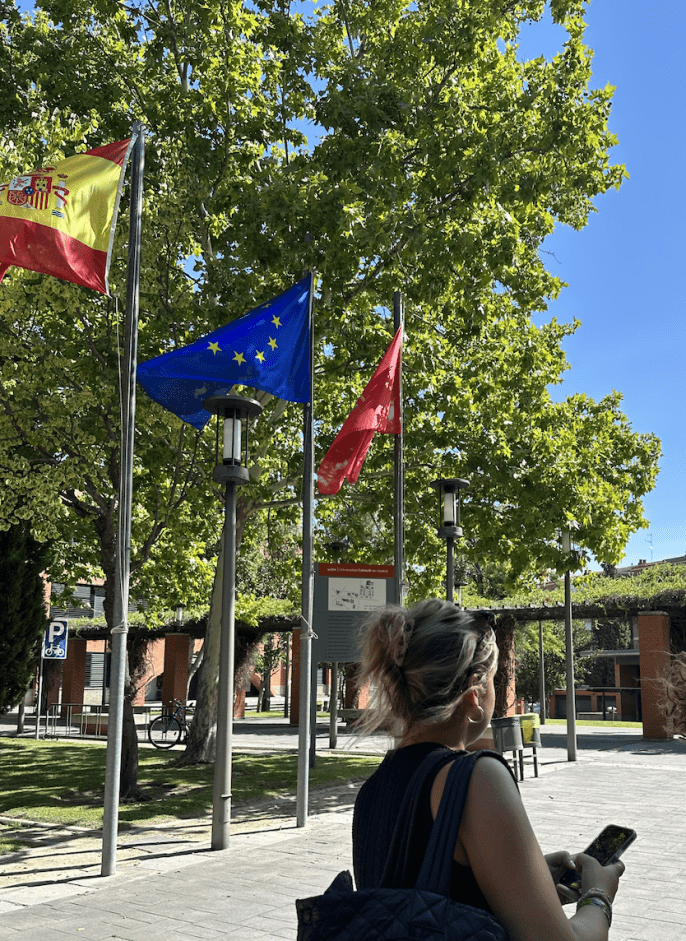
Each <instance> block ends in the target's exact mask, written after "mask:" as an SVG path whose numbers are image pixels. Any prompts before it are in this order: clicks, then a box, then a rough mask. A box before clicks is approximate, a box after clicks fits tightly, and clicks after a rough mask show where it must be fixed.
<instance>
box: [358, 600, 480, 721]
mask: <svg viewBox="0 0 686 941" xmlns="http://www.w3.org/2000/svg"><path fill="white" fill-rule="evenodd" d="M497 659H498V648H497V645H496V642H495V634H494V633H493V631H492V630H491V628H490V627H489V625H488V624H487V623H486V622H485V621H484V620H482V619H477V618H474V617H472V616H471V615H470V614H467V613H466V612H465V611H462V610H461V609H460V608H458V607H456V605H454V604H453V603H452V602H451V601H440V600H439V599H431V600H428V601H420V602H419V603H418V604H416V605H414V606H413V607H411V608H400V607H396V606H395V605H389V606H388V607H386V608H380V609H378V610H377V611H375V612H374V613H373V614H372V615H370V617H369V618H368V619H367V621H366V622H365V624H363V626H362V666H361V671H360V675H359V682H360V684H363V683H365V682H367V681H368V682H369V684H370V686H371V694H372V698H371V705H370V707H369V709H367V710H366V711H365V714H364V716H363V718H362V719H361V720H360V722H359V723H358V725H357V729H358V731H359V732H360V733H361V734H363V735H366V734H369V733H370V732H373V731H375V730H377V729H384V730H385V731H388V732H390V734H391V735H393V736H394V737H395V738H396V739H400V738H402V737H403V735H405V733H406V732H407V731H408V729H409V728H410V727H411V726H413V725H433V724H435V723H440V722H444V721H446V720H447V719H449V718H450V716H451V715H452V714H453V712H454V711H455V709H456V708H457V707H458V706H459V704H460V703H461V702H462V700H463V699H464V698H465V696H466V695H467V693H468V692H469V690H470V689H472V688H473V687H479V686H483V685H485V683H486V681H487V679H488V676H489V674H490V673H491V672H492V671H493V670H494V669H495V666H496V663H497Z"/></svg>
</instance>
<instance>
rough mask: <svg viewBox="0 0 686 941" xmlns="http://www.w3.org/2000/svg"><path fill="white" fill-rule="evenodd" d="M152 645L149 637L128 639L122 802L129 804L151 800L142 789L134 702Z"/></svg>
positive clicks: (120, 796)
mask: <svg viewBox="0 0 686 941" xmlns="http://www.w3.org/2000/svg"><path fill="white" fill-rule="evenodd" d="M149 645H150V639H149V638H147V637H145V636H140V635H132V634H129V636H128V644H127V651H126V653H127V656H126V677H125V681H124V715H123V726H122V745H121V772H120V775H119V800H120V801H124V802H127V803H131V802H134V801H136V802H138V801H145V800H149V799H150V798H149V797H148V796H147V795H146V794H145V792H144V791H142V790H141V788H140V787H139V786H138V732H137V730H136V720H135V717H134V712H133V701H134V699H135V698H136V693H137V692H138V690H139V689H140V685H141V683H142V682H143V680H144V679H145V675H146V672H147V669H146V668H147V666H148V662H147V659H148V658H147V654H148V647H149Z"/></svg>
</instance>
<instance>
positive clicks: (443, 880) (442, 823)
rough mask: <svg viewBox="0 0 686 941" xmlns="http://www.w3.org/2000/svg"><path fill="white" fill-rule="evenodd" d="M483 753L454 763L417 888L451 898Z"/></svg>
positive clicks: (432, 830)
mask: <svg viewBox="0 0 686 941" xmlns="http://www.w3.org/2000/svg"><path fill="white" fill-rule="evenodd" d="M482 754H483V752H482V751H478V752H472V754H470V755H469V756H463V757H460V758H458V759H457V760H456V761H454V762H453V763H452V765H451V767H450V771H449V772H448V777H447V780H446V782H445V788H444V789H443V794H442V796H441V803H440V806H439V808H438V813H437V814H436V819H435V820H434V825H433V827H432V828H431V837H430V838H429V845H428V846H427V848H426V853H425V854H424V862H423V863H422V868H421V870H420V872H419V877H418V878H417V883H416V887H417V888H418V889H430V890H431V891H432V892H438V893H439V895H448V896H449V895H450V881H451V878H452V871H453V857H454V855H455V844H456V843H457V837H458V834H459V832H460V824H461V823H462V814H463V811H464V805H465V801H466V800H467V791H468V790H469V782H470V780H471V777H472V771H473V770H474V765H475V764H476V761H477V759H478V758H479V756H480V755H482Z"/></svg>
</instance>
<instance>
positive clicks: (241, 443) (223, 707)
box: [203, 395, 262, 850]
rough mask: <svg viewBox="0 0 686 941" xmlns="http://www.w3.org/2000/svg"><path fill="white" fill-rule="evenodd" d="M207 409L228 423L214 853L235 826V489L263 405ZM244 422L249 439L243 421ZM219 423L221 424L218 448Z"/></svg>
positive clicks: (239, 401) (215, 403) (237, 399)
mask: <svg viewBox="0 0 686 941" xmlns="http://www.w3.org/2000/svg"><path fill="white" fill-rule="evenodd" d="M203 407H204V408H205V409H207V411H208V412H212V414H213V415H217V417H218V419H222V420H223V441H224V446H223V456H222V463H221V464H217V466H216V467H215V468H214V471H213V473H212V477H213V479H214V480H216V481H217V483H222V482H223V483H224V484H225V488H226V489H225V498H224V569H223V583H222V617H221V639H220V643H219V687H218V694H217V749H216V758H215V762H214V797H213V800H212V840H211V846H212V849H213V850H223V849H226V847H227V846H228V845H229V824H230V823H231V740H232V732H233V698H234V689H233V674H234V662H235V655H234V652H235V602H236V597H235V596H236V487H238V486H241V485H242V484H247V483H248V481H249V480H250V475H249V473H248V468H247V463H248V419H249V418H250V417H251V416H253V415H259V414H260V412H261V411H262V406H261V405H260V403H259V402H256V401H255V399H246V398H243V397H242V396H239V395H214V396H212V397H211V398H209V399H205V401H204V402H203ZM243 421H245V424H246V428H245V435H243V434H242V422H243ZM218 445H219V422H217V449H218Z"/></svg>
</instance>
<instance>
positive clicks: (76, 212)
mask: <svg viewBox="0 0 686 941" xmlns="http://www.w3.org/2000/svg"><path fill="white" fill-rule="evenodd" d="M133 143H134V138H129V139H127V140H123V141H118V142H117V143H116V144H106V145H105V146H104V147H96V148H95V149H94V150H88V151H86V153H83V154H76V155H75V156H74V157H69V158H68V159H67V160H63V161H62V162H61V163H57V164H55V166H46V167H39V168H38V169H36V170H32V171H31V172H30V173H26V174H24V175H22V176H16V177H14V179H12V180H10V181H9V183H0V281H1V280H2V278H3V276H4V274H5V272H6V271H7V269H8V268H9V266H10V265H16V266H17V267H18V268H29V269H30V270H31V271H40V272H42V273H43V274H49V275H52V276H53V277H55V278H63V279H64V280H65V281H73V282H74V283H75V284H82V285H83V286H84V287H87V288H92V289H93V290H94V291H100V292H101V293H102V294H109V287H108V284H107V275H108V272H109V267H110V257H111V253H112V243H113V240H114V228H115V225H116V222H117V208H118V206H119V198H120V196H121V189H122V185H123V182H124V172H125V170H126V163H127V160H128V158H129V153H130V152H131V148H132V146H133Z"/></svg>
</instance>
